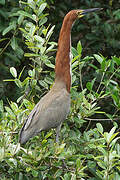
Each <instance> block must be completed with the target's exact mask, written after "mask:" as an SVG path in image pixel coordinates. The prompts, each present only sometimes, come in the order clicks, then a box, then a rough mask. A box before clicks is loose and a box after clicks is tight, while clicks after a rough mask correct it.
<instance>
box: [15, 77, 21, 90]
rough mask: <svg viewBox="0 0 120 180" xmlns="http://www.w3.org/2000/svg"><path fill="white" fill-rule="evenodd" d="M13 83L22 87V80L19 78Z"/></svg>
mask: <svg viewBox="0 0 120 180" xmlns="http://www.w3.org/2000/svg"><path fill="white" fill-rule="evenodd" d="M15 83H16V85H17V86H18V87H19V88H22V82H21V81H20V80H19V79H15Z"/></svg>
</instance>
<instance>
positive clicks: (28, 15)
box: [18, 11, 36, 21]
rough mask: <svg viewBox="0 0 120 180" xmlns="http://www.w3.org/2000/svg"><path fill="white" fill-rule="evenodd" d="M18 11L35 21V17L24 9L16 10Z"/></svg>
mask: <svg viewBox="0 0 120 180" xmlns="http://www.w3.org/2000/svg"><path fill="white" fill-rule="evenodd" d="M18 13H19V14H20V15H23V16H25V17H29V18H30V19H32V20H34V21H36V20H35V17H34V14H33V15H31V14H29V13H27V12H25V11H18Z"/></svg>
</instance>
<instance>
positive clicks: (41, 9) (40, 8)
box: [38, 3, 47, 16]
mask: <svg viewBox="0 0 120 180" xmlns="http://www.w3.org/2000/svg"><path fill="white" fill-rule="evenodd" d="M46 6H47V3H43V4H41V5H40V7H39V9H38V16H39V15H40V14H41V13H42V12H43V11H44V9H45V8H46Z"/></svg>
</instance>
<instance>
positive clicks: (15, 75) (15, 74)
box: [10, 67, 17, 78]
mask: <svg viewBox="0 0 120 180" xmlns="http://www.w3.org/2000/svg"><path fill="white" fill-rule="evenodd" d="M10 73H11V74H12V76H13V77H15V78H16V77H17V71H16V69H15V68H14V67H11V68H10Z"/></svg>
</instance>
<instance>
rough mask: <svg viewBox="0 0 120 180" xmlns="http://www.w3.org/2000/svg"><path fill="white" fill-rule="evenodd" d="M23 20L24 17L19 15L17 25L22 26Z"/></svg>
mask: <svg viewBox="0 0 120 180" xmlns="http://www.w3.org/2000/svg"><path fill="white" fill-rule="evenodd" d="M23 20H24V16H23V15H20V16H19V18H18V20H17V21H18V25H21V24H22V22H23Z"/></svg>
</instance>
